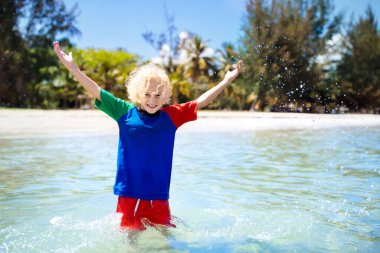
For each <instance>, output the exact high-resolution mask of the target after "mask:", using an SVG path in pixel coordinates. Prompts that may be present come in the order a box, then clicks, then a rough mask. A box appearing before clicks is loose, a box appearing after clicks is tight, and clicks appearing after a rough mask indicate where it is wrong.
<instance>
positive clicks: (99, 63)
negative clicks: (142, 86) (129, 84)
mask: <svg viewBox="0 0 380 253" xmlns="http://www.w3.org/2000/svg"><path fill="white" fill-rule="evenodd" d="M75 56H76V62H77V64H78V66H79V67H80V68H81V69H82V71H84V73H86V74H87V75H88V76H89V77H90V78H91V79H93V80H94V81H95V82H96V83H98V84H99V85H100V86H101V87H102V88H104V89H106V90H108V91H110V92H112V93H113V94H114V95H115V96H118V97H121V98H126V97H127V91H126V87H125V80H126V79H127V76H128V75H129V73H130V72H131V71H132V70H133V69H135V68H136V66H137V60H138V57H137V56H136V55H134V54H130V53H127V52H125V51H123V50H116V51H107V50H103V49H100V50H95V49H85V50H83V49H79V50H77V52H75Z"/></svg>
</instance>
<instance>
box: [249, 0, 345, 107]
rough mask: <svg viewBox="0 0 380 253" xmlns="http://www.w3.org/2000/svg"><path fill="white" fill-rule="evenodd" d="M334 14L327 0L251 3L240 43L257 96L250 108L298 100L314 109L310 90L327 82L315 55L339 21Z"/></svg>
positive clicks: (298, 104) (282, 105) (258, 1)
mask: <svg viewBox="0 0 380 253" xmlns="http://www.w3.org/2000/svg"><path fill="white" fill-rule="evenodd" d="M331 14H332V6H331V5H330V1H327V0H318V1H316V0H314V1H306V0H305V1H301V0H298V1H296V0H287V1H280V0H273V1H272V2H271V4H266V1H263V0H250V1H248V3H247V16H246V21H245V23H244V25H243V30H244V36H243V38H242V47H243V52H244V55H245V56H244V62H245V68H246V72H248V74H247V75H246V76H245V78H246V82H248V83H250V84H251V86H252V90H253V92H254V94H255V97H254V99H253V102H252V105H251V108H252V109H255V110H264V109H265V108H266V107H270V108H271V107H275V108H277V110H286V109H287V108H288V107H289V106H290V105H294V104H295V106H296V107H302V108H305V109H306V110H311V108H309V105H310V104H311V103H314V102H316V100H315V98H313V97H312V93H313V92H314V93H316V94H318V86H319V85H321V83H323V80H321V78H320V76H321V70H320V68H319V66H318V64H317V63H316V62H315V58H316V57H317V56H318V55H319V54H322V53H323V52H324V50H325V48H326V42H327V41H328V40H329V39H331V37H332V35H333V34H334V33H335V32H337V30H338V27H339V24H340V22H341V17H340V16H335V17H332V18H330V17H331Z"/></svg>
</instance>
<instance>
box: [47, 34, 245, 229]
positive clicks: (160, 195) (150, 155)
mask: <svg viewBox="0 0 380 253" xmlns="http://www.w3.org/2000/svg"><path fill="white" fill-rule="evenodd" d="M54 50H55V53H56V54H57V56H58V58H59V59H60V61H61V62H62V63H63V64H64V65H65V67H66V68H67V69H68V70H69V71H70V73H71V74H73V75H74V76H75V77H76V79H77V80H78V81H79V83H80V84H81V85H82V86H83V87H84V88H85V89H86V90H87V92H89V93H90V94H91V95H92V96H93V97H95V98H96V100H95V106H96V107H97V108H99V109H100V110H102V111H104V112H105V113H107V114H108V115H109V116H111V117H112V118H113V119H114V120H115V121H116V122H117V124H118V126H119V149H118V160H117V173H116V180H115V185H114V194H115V195H118V196H119V197H118V203H117V212H119V213H122V219H121V227H122V228H127V229H132V230H143V229H145V226H146V225H163V226H167V227H175V225H174V224H172V223H171V216H170V208H169V202H168V199H169V187H170V178H171V170H172V159H173V147H174V138H175V132H176V130H177V129H178V128H179V127H180V126H181V125H183V124H184V123H186V122H188V121H192V120H196V119H197V111H198V110H200V109H202V108H203V107H205V106H207V105H208V104H209V103H210V102H211V101H212V100H213V99H214V98H215V97H216V96H217V95H218V94H219V93H220V92H221V91H222V90H223V89H224V88H225V87H226V86H227V85H228V84H230V83H231V82H232V81H233V80H234V79H235V78H236V77H237V76H238V74H239V73H240V71H241V70H242V65H243V64H242V61H239V62H238V64H237V66H236V68H235V69H234V70H232V71H229V72H227V73H226V75H225V77H224V79H223V80H222V81H221V82H220V83H219V84H218V85H216V86H215V87H213V88H211V89H210V90H208V91H207V92H205V93H204V94H203V95H201V96H200V97H199V98H198V99H196V100H194V101H190V102H187V103H184V104H176V105H169V106H166V107H163V105H165V104H168V103H169V101H170V97H171V90H170V83H169V78H168V76H167V75H166V73H165V71H164V70H163V69H161V68H159V67H158V66H155V65H152V64H148V65H145V66H143V67H140V68H139V69H138V70H136V71H135V72H133V73H132V74H131V75H130V77H129V79H128V81H127V89H128V95H129V99H130V101H131V102H127V101H125V100H122V99H120V98H116V97H114V96H113V95H112V94H110V93H109V92H107V91H105V90H103V89H101V88H100V87H99V86H98V85H97V84H96V83H95V82H94V81H93V80H91V79H90V78H89V77H87V76H86V75H85V74H84V73H83V72H81V71H80V70H79V69H78V68H77V67H76V66H75V63H74V61H73V58H72V56H71V53H69V55H66V54H65V53H64V52H63V51H61V49H60V47H59V42H57V41H56V42H54Z"/></svg>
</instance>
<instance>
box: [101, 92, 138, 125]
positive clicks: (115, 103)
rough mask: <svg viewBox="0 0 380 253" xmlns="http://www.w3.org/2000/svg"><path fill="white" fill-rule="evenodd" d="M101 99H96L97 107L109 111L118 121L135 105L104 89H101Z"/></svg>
mask: <svg viewBox="0 0 380 253" xmlns="http://www.w3.org/2000/svg"><path fill="white" fill-rule="evenodd" d="M100 100H101V101H99V100H98V99H95V107H96V108H98V109H99V110H101V111H103V112H105V113H107V114H108V115H109V116H111V117H112V118H113V119H114V120H116V121H118V120H119V118H120V117H121V116H123V115H124V114H126V113H127V112H128V111H129V110H130V109H131V108H133V107H134V105H133V104H132V103H128V102H127V101H125V100H122V99H120V98H117V97H115V96H114V95H112V94H111V93H109V92H108V91H106V90H103V89H102V90H101V91H100Z"/></svg>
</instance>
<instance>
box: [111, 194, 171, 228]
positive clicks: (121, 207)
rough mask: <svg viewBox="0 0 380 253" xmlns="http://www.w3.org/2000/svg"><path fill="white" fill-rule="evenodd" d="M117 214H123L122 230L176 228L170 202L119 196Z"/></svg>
mask: <svg viewBox="0 0 380 253" xmlns="http://www.w3.org/2000/svg"><path fill="white" fill-rule="evenodd" d="M116 212H118V213H122V215H123V216H122V218H121V224H120V226H121V228H123V229H124V228H126V229H135V230H144V229H145V225H152V226H154V225H163V226H168V227H175V225H174V224H172V223H171V215H170V208H169V201H168V200H143V199H135V198H129V197H123V196H119V199H118V202H117V209H116Z"/></svg>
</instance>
